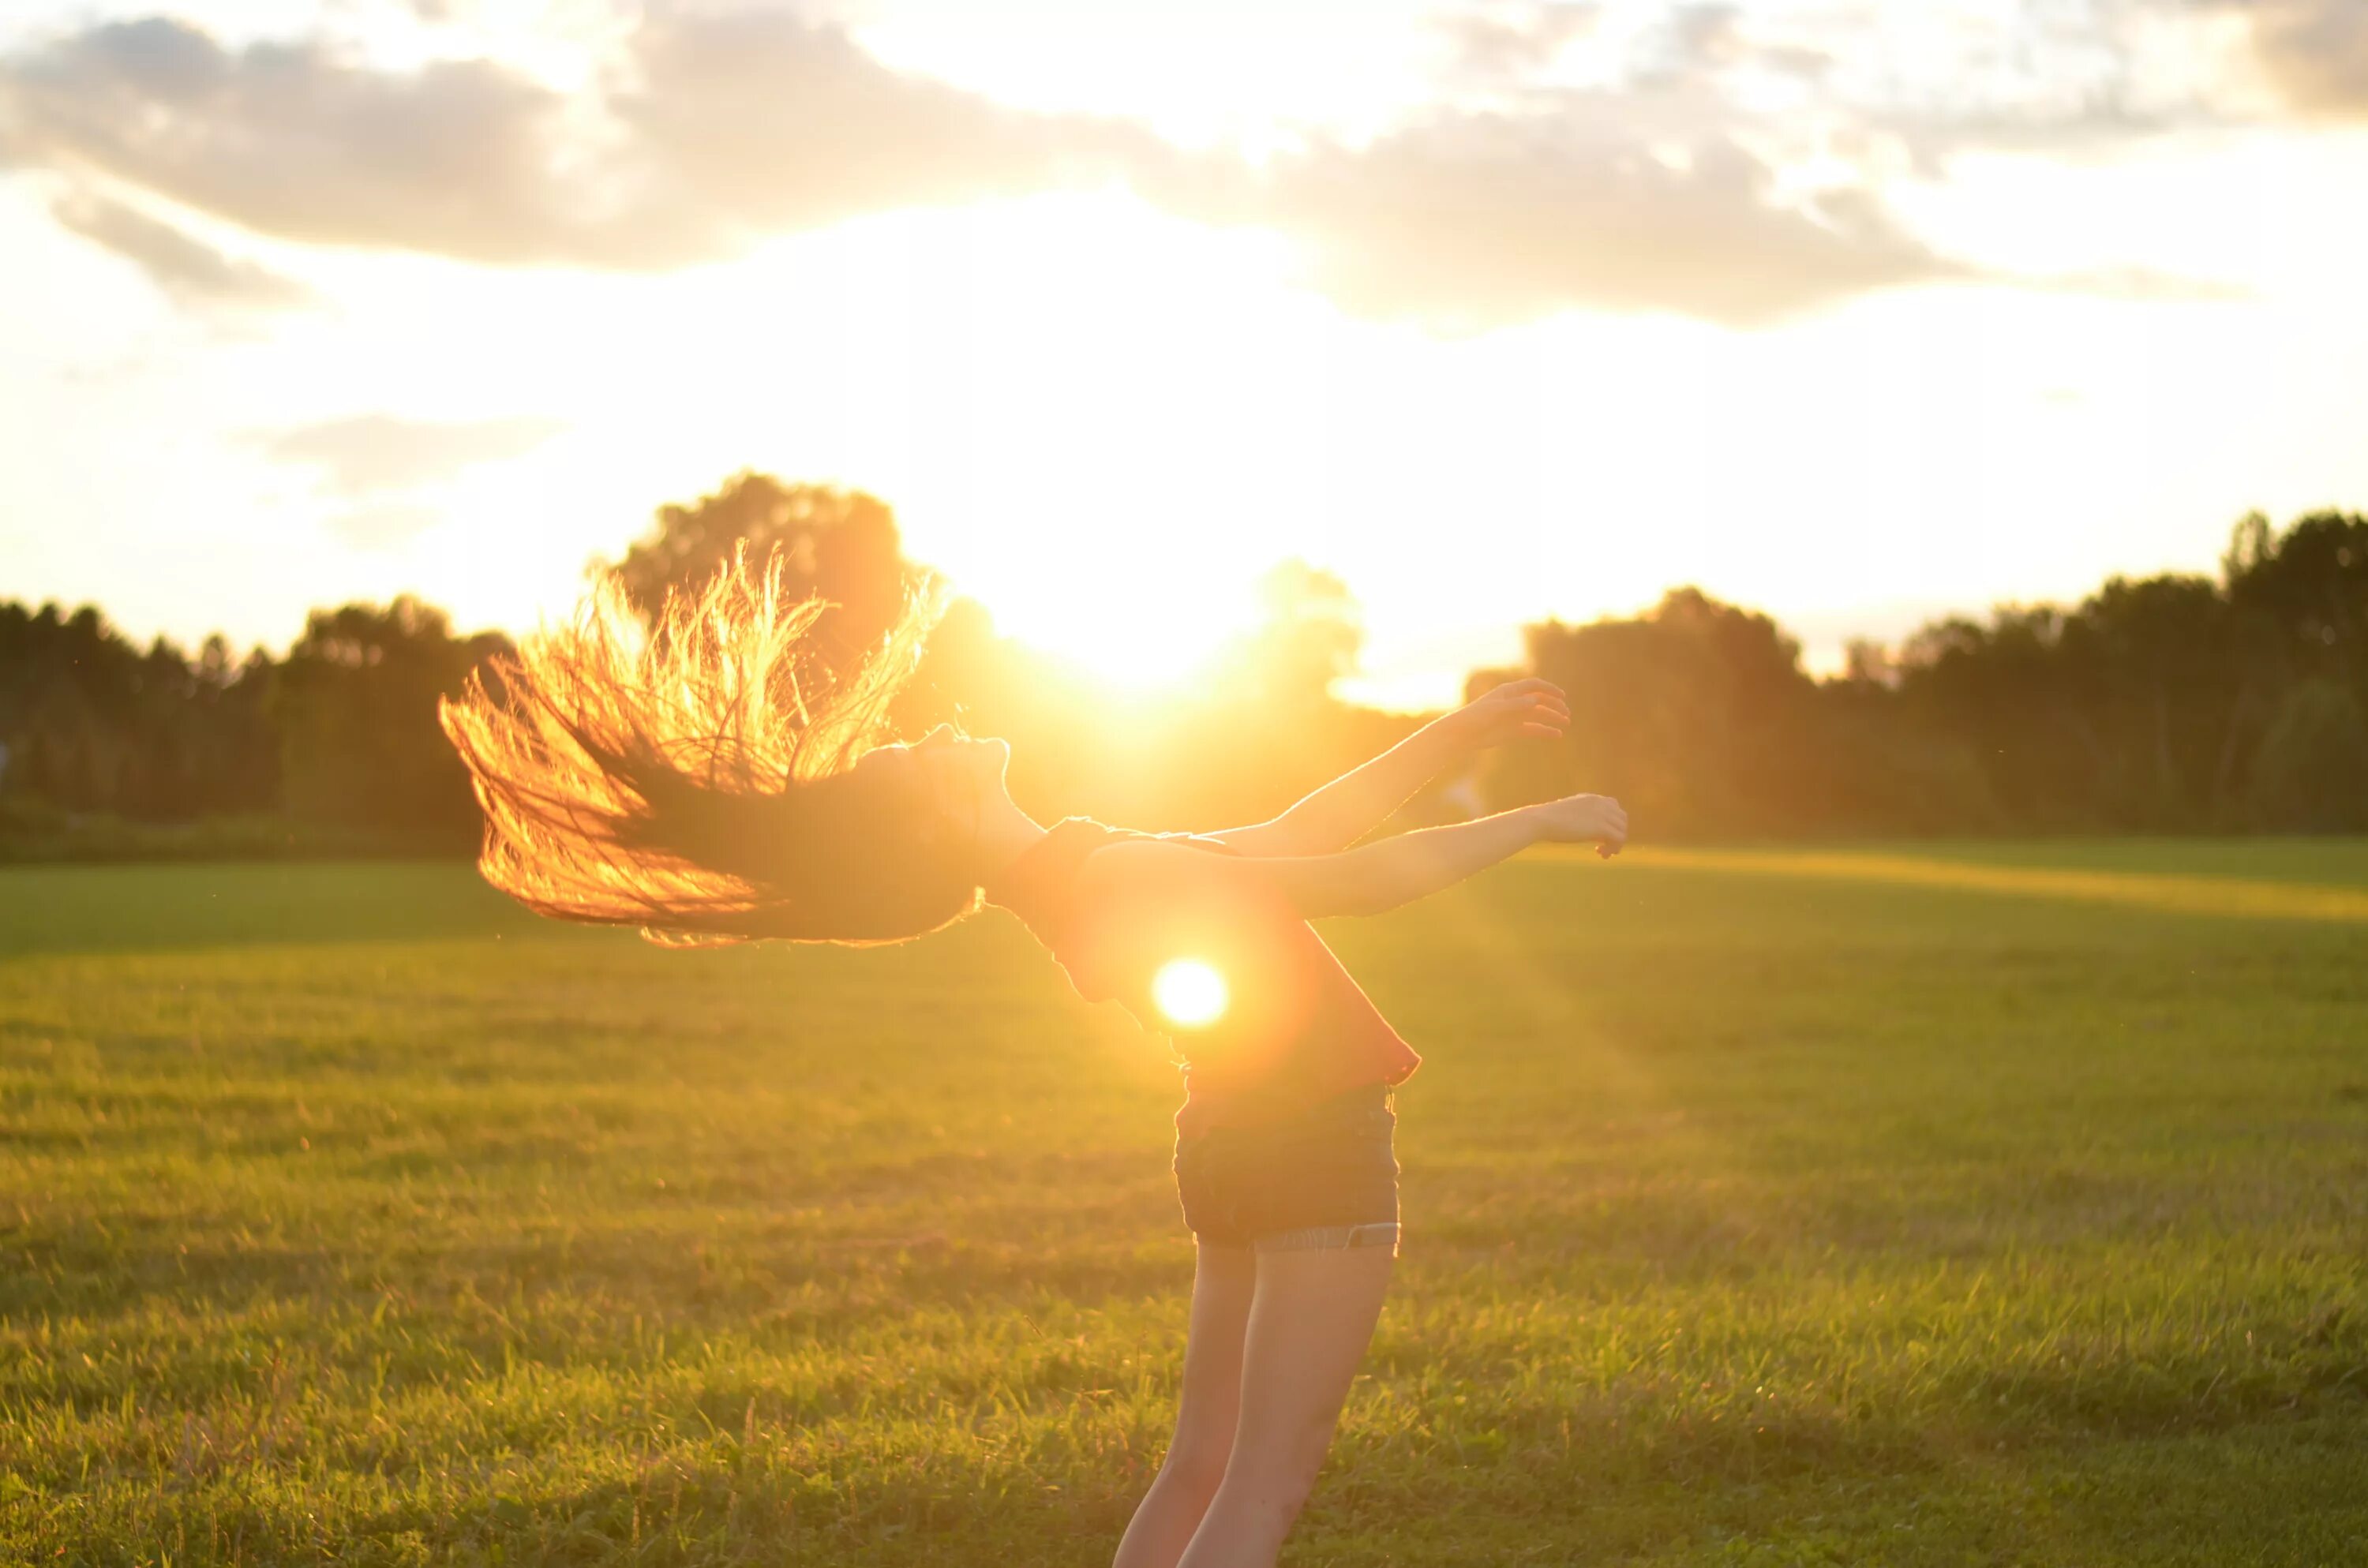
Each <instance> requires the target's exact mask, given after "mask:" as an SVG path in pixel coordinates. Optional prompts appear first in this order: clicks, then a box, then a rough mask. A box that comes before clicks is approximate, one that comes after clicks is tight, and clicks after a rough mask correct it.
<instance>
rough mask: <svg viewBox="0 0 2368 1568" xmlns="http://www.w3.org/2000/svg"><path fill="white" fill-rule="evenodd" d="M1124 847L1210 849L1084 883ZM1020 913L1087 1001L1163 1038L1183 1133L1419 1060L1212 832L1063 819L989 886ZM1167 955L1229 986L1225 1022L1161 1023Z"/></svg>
mask: <svg viewBox="0 0 2368 1568" xmlns="http://www.w3.org/2000/svg"><path fill="white" fill-rule="evenodd" d="M1121 838H1152V839H1162V840H1165V841H1167V842H1169V843H1174V844H1184V845H1190V846H1192V847H1193V848H1195V849H1201V850H1206V851H1210V852H1211V853H1209V854H1207V855H1206V856H1195V857H1191V858H1179V859H1178V860H1177V861H1176V863H1175V864H1173V865H1171V866H1167V867H1163V868H1160V869H1157V870H1156V872H1144V871H1140V870H1138V871H1137V872H1136V873H1134V874H1133V875H1132V876H1129V877H1126V878H1103V879H1101V880H1100V881H1099V884H1098V887H1097V888H1096V890H1095V891H1094V892H1092V894H1091V896H1090V899H1088V897H1087V895H1086V894H1085V893H1082V892H1080V890H1079V889H1078V886H1077V883H1078V872H1079V870H1080V869H1081V868H1082V867H1083V866H1084V864H1085V861H1086V858H1087V856H1089V855H1091V854H1092V853H1093V852H1094V851H1095V850H1097V849H1099V848H1101V847H1102V846H1105V845H1108V844H1111V843H1114V842H1116V841H1117V840H1119V839H1121ZM986 896H987V898H988V900H989V901H990V902H992V903H999V904H1001V905H1003V906H1004V907H1005V908H1007V909H1008V910H1010V911H1011V912H1012V913H1013V914H1014V915H1018V916H1019V919H1020V921H1021V923H1022V924H1023V925H1025V926H1027V927H1028V929H1029V930H1030V931H1031V932H1032V933H1034V934H1035V937H1036V939H1037V940H1038V941H1040V942H1042V943H1043V944H1044V946H1045V948H1046V949H1049V950H1050V951H1051V952H1052V955H1053V959H1054V960H1056V961H1057V962H1058V963H1059V964H1060V966H1061V968H1062V970H1063V971H1064V972H1065V973H1066V974H1067V975H1068V977H1069V983H1070V984H1071V985H1073V986H1075V987H1076V992H1077V994H1079V995H1080V996H1083V997H1084V998H1085V999H1086V1000H1087V1001H1088V1002H1107V1001H1116V1002H1118V1003H1119V1004H1120V1005H1121V1006H1124V1007H1125V1008H1126V1010H1127V1011H1128V1012H1130V1013H1132V1014H1133V1015H1134V1017H1135V1018H1136V1020H1137V1021H1138V1022H1140V1023H1141V1024H1142V1025H1143V1027H1144V1028H1147V1029H1150V1030H1151V1031H1153V1032H1154V1033H1156V1034H1161V1035H1165V1036H1167V1038H1168V1040H1169V1042H1170V1045H1171V1048H1172V1049H1173V1050H1174V1051H1176V1054H1177V1056H1178V1060H1179V1062H1181V1064H1182V1066H1183V1069H1184V1104H1183V1106H1182V1108H1179V1109H1178V1111H1177V1113H1176V1128H1177V1131H1178V1132H1179V1133H1181V1134H1183V1135H1185V1136H1187V1137H1192V1136H1197V1135H1199V1134H1200V1133H1201V1132H1204V1131H1208V1130H1209V1129H1210V1128H1212V1127H1220V1126H1224V1127H1238V1126H1248V1125H1252V1124H1255V1123H1258V1122H1262V1121H1270V1120H1273V1119H1276V1118H1278V1117H1282V1116H1287V1115H1289V1114H1291V1113H1292V1111H1294V1110H1298V1109H1301V1108H1304V1107H1307V1106H1310V1105H1313V1104H1315V1102H1317V1101H1319V1100H1322V1099H1326V1098H1328V1097H1330V1096H1334V1095H1338V1094H1345V1093H1347V1092H1348V1091H1349V1090H1350V1089H1356V1088H1362V1087H1365V1086H1368V1085H1387V1084H1400V1083H1404V1082H1405V1081H1406V1078H1407V1076H1408V1075H1409V1074H1412V1073H1413V1072H1414V1070H1415V1069H1416V1068H1417V1067H1418V1066H1420V1065H1421V1063H1422V1058H1420V1057H1419V1056H1417V1055H1416V1054H1415V1052H1414V1050H1413V1048H1412V1047H1410V1046H1408V1045H1407V1044H1406V1041H1405V1040H1401V1039H1400V1038H1399V1037H1398V1032H1397V1031H1396V1030H1395V1029H1394V1028H1391V1027H1390V1025H1389V1021H1388V1020H1387V1019H1386V1018H1383V1017H1382V1015H1381V1013H1380V1011H1379V1010H1378V1009H1376V1008H1375V1007H1374V1006H1373V1004H1372V1000H1371V999H1370V998H1368V997H1367V996H1366V995H1365V993H1364V992H1363V991H1362V990H1361V989H1360V987H1359V986H1358V984H1357V983H1356V982H1355V981H1354V980H1352V979H1350V978H1349V971H1347V970H1345V969H1343V968H1341V967H1340V960H1338V959H1337V958H1335V957H1334V956H1333V954H1332V949H1330V948H1327V947H1326V946H1325V945H1324V939H1323V938H1322V937H1318V936H1317V935H1316V934H1315V927H1314V926H1310V925H1308V924H1307V922H1306V921H1304V920H1303V919H1301V918H1300V917H1299V915H1298V913H1297V912H1296V911H1295V910H1293V909H1292V907H1291V906H1290V904H1289V903H1288V902H1287V901H1286V900H1285V899H1284V898H1283V897H1282V895H1281V893H1280V892H1278V891H1277V890H1276V889H1275V888H1274V887H1273V886H1272V884H1270V883H1269V882H1268V881H1266V879H1264V878H1263V877H1260V876H1259V875H1258V860H1257V859H1256V858H1254V857H1248V856H1244V855H1242V854H1241V853H1240V852H1239V851H1238V850H1235V848H1233V847H1232V846H1230V845H1226V844H1223V843H1220V842H1219V841H1218V840H1216V839H1213V838H1202V837H1198V836H1196V835H1191V834H1181V833H1161V834H1150V833H1137V832H1135V831H1133V829H1130V828H1120V827H1110V826H1109V825H1107V824H1102V823H1099V822H1096V821H1094V820H1093V819H1092V818H1091V817H1077V816H1073V817H1064V818H1062V819H1061V820H1060V821H1059V822H1057V823H1055V824H1053V826H1052V827H1051V828H1050V829H1049V830H1048V831H1047V832H1046V833H1045V835H1044V836H1043V837H1042V839H1039V840H1038V841H1037V842H1036V843H1035V844H1033V845H1031V846H1029V848H1028V849H1027V850H1026V851H1025V852H1024V853H1022V854H1021V855H1020V857H1019V858H1018V859H1017V860H1015V861H1013V862H1012V863H1011V864H1010V865H1009V866H1008V867H1006V868H1005V869H1003V870H1002V871H1001V872H1000V873H999V874H997V875H996V878H995V879H994V880H993V881H991V882H989V883H988V885H987V888H986ZM1177 959H1197V960H1200V961H1201V962H1203V963H1206V964H1208V965H1210V966H1211V967H1212V968H1213V969H1215V970H1216V971H1217V972H1218V973H1219V974H1221V975H1223V976H1224V980H1225V983H1226V988H1227V992H1228V1000H1227V1005H1226V1007H1225V1010H1224V1014H1223V1015H1222V1016H1220V1017H1218V1018H1216V1019H1215V1020H1214V1021H1213V1022H1212V1023H1209V1024H1207V1025H1205V1026H1203V1027H1201V1028H1184V1027H1182V1026H1179V1025H1178V1024H1176V1023H1173V1022H1171V1021H1170V1020H1168V1019H1167V1018H1166V1017H1163V1016H1162V1015H1161V1014H1160V1012H1159V1010H1158V1008H1157V1006H1156V1005H1155V1004H1154V1003H1153V1001H1152V978H1153V976H1155V975H1156V974H1157V973H1158V972H1159V971H1160V969H1161V968H1162V967H1163V966H1164V965H1166V964H1167V963H1169V962H1170V961H1172V960H1177Z"/></svg>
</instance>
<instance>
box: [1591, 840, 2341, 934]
mask: <svg viewBox="0 0 2368 1568" xmlns="http://www.w3.org/2000/svg"><path fill="white" fill-rule="evenodd" d="M1633 853H1634V856H1635V860H1636V863H1637V864H1638V865H1640V866H1644V867H1648V868H1650V869H1655V870H1677V871H1716V872H1721V873H1724V874H1726V875H1730V876H1748V877H1786V878H1805V879H1809V880H1812V881H1848V882H1882V883H1888V884H1891V885H1894V886H1898V887H1918V888H1935V889H1941V890H1946V891H1951V892H1984V893H2001V894H2006V895H2009V896H2012V897H2017V898H2043V899H2068V900H2072V901H2075V902H2078V903H2105V904H2116V905H2119V906H2121V907H2123V908H2128V909H2146V910H2158V911H2161V912H2163V913H2166V914H2175V915H2214V916H2220V917H2224V918H2229V919H2239V920H2320V921H2333V922H2338V923H2344V924H2352V925H2368V891H2362V890H2359V889H2354V888H2343V887H2321V886H2314V885H2312V884H2309V883H2305V882H2290V881H2255V880H2252V879H2248V878H2244V877H2231V876H2220V875H2213V876H2178V875H2172V874H2169V873H2165V872H2160V871H2118V872H2117V871H2095V870H2075V869H2064V868H2058V867H2051V866H1997V865H1984V864H1980V863H1977V862H1971V861H1965V860H1949V859H1938V858H1918V857H1913V856H1907V855H1896V854H1882V853H1873V852H1867V851H1820V850H1793V849H1692V848H1645V849H1641V850H1637V851H1634V852H1633ZM1562 854H1563V857H1564V858H1569V857H1570V855H1571V852H1570V851H1567V850H1565V851H1563V852H1562Z"/></svg>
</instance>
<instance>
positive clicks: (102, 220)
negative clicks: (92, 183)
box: [51, 191, 317, 310]
mask: <svg viewBox="0 0 2368 1568" xmlns="http://www.w3.org/2000/svg"><path fill="white" fill-rule="evenodd" d="M51 213H52V214H53V215H54V216H55V217H56V219H57V221H58V222H60V223H62V224H63V225H64V226H65V227H66V228H68V229H70V230H72V231H73V232H74V233H77V234H80V235H82V236H83V237H84V238H85V239H86V240H89V241H91V242H92V243H93V244H98V245H103V246H105V247H106V248H107V249H108V250H110V251H113V252H114V253H115V254H116V255H118V256H122V257H124V258H125V259H126V260H128V261H130V262H131V263H132V264H133V265H135V266H137V267H139V268H140V270H141V271H142V272H144V273H146V274H147V275H148V278H149V280H150V281H151V282H153V283H154V284H155V285H156V287H157V288H158V289H160V290H163V291H164V292H165V294H166V295H167V296H168V297H170V298H171V299H172V300H173V301H175V302H176V303H177V304H180V305H182V306H184V307H186V308H192V309H207V308H216V307H220V308H228V309H233V310H282V309H287V308H290V307H293V306H301V305H307V304H311V303H313V302H315V301H316V299H317V296H316V295H314V294H313V291H312V290H310V289H308V288H306V287H305V286H304V285H303V284H302V283H299V282H298V281H296V280H295V279H294V278H288V277H283V276H282V275H281V274H279V273H277V272H274V271H272V270H271V269H270V268H269V267H264V266H262V265H260V264H259V263H256V262H253V261H248V260H246V259H245V258H243V257H238V256H226V255H224V254H223V253H222V252H221V251H218V250H216V249H214V248H213V247H212V246H211V245H210V244H206V243H205V242H204V241H202V240H199V239H198V238H196V237H195V236H194V235H191V234H188V233H184V232H183V231H181V230H179V229H176V228H175V227H174V226H173V225H172V224H170V223H167V222H164V221H163V220H162V219H159V218H155V217H153V216H151V215H150V214H148V213H145V212H142V211H141V210H139V209H138V208H135V207H129V206H126V205H125V204H123V203H122V202H120V201H115V200H111V199H108V198H106V197H103V196H99V195H97V194H96V193H94V192H90V191H72V192H69V193H67V194H65V195H63V196H61V197H60V198H58V199H57V200H56V201H54V202H53V203H51Z"/></svg>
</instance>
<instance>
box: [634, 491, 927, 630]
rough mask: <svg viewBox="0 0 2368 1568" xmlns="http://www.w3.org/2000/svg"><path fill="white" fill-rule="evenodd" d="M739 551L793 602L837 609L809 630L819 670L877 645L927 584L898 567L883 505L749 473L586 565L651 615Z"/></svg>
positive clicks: (912, 569)
mask: <svg viewBox="0 0 2368 1568" xmlns="http://www.w3.org/2000/svg"><path fill="white" fill-rule="evenodd" d="M741 550H745V551H746V556H747V560H748V563H749V564H750V565H751V566H752V567H756V568H758V569H763V568H765V567H767V566H768V565H772V564H778V566H779V568H780V574H781V583H782V586H783V589H784V591H785V592H787V593H788V595H789V597H791V598H792V599H800V598H803V597H806V596H807V595H809V594H820V595H822V596H823V597H825V598H827V599H829V600H831V601H832V602H833V603H834V604H835V605H837V607H838V608H836V609H833V610H831V611H829V612H828V613H826V614H825V615H824V616H823V617H822V619H820V620H818V621H817V622H816V623H815V626H814V637H815V639H816V648H817V650H818V651H819V652H820V653H822V654H823V655H824V656H823V659H822V663H823V664H824V665H825V666H827V667H831V668H837V667H841V666H843V665H845V664H846V663H847V662H848V661H850V660H852V659H853V658H855V657H857V656H858V655H860V653H862V652H863V651H865V650H867V649H869V648H871V646H872V645H873V644H875V643H876V642H878V641H879V640H880V638H881V636H882V634H883V633H884V632H885V631H887V630H888V628H889V626H890V624H891V623H893V622H894V619H896V616H897V613H898V611H899V610H900V609H901V608H903V606H904V603H905V596H906V595H907V594H908V593H910V592H913V591H915V590H916V589H918V588H920V587H921V586H922V585H924V584H925V583H926V582H927V581H928V579H929V578H930V577H931V576H932V574H930V573H929V572H928V570H927V569H926V568H924V567H920V566H917V565H916V564H915V563H913V562H909V561H907V560H905V555H904V544H903V540H902V539H901V538H900V536H899V535H898V533H897V529H896V519H895V516H894V513H892V512H891V511H890V510H889V509H888V506H887V505H886V504H885V503H884V502H882V501H881V500H879V499H878V498H876V497H874V496H871V495H867V494H864V493H863V492H861V491H860V490H840V489H837V488H835V487H833V486H830V485H825V484H785V483H782V482H781V481H780V480H778V479H775V478H774V477H772V476H771V475H770V474H764V473H757V472H742V473H739V474H735V475H734V476H733V477H732V478H731V479H730V480H727V481H726V482H725V483H724V484H723V487H722V488H721V489H719V490H718V491H716V492H715V494H712V495H704V496H701V497H700V499H698V500H697V501H695V502H692V503H691V504H690V505H689V506H674V505H669V506H661V507H659V508H658V513H657V518H656V521H655V524H654V525H653V526H652V527H651V528H650V530H649V531H648V532H647V533H645V534H643V536H642V538H641V539H640V540H638V541H636V542H635V543H634V544H633V546H632V548H631V549H630V550H628V551H625V554H624V557H623V559H621V560H620V561H618V562H614V563H613V564H612V563H609V562H594V563H593V564H594V570H596V571H605V572H611V573H614V574H615V575H616V577H617V579H618V581H619V582H620V583H621V584H622V585H624V588H625V592H626V595H627V597H629V598H631V599H632V603H633V604H634V606H635V607H636V608H639V609H640V610H641V611H642V613H643V615H644V616H650V615H652V614H654V612H655V610H656V608H658V606H659V605H661V604H662V603H664V602H665V598H666V594H667V592H668V591H670V590H673V589H678V588H684V587H688V586H690V585H695V584H698V583H701V582H704V581H706V580H707V579H708V578H709V577H711V576H712V575H713V574H714V573H715V571H716V570H717V568H719V567H721V566H722V565H723V563H724V562H728V561H730V560H731V559H732V558H733V555H734V551H741Z"/></svg>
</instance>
